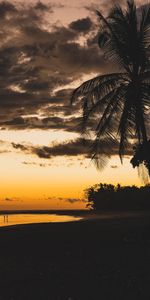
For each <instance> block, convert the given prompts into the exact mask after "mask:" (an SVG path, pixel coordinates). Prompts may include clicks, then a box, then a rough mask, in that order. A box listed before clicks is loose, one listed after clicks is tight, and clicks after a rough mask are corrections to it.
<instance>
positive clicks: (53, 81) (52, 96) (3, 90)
mask: <svg viewBox="0 0 150 300" xmlns="http://www.w3.org/2000/svg"><path fill="white" fill-rule="evenodd" d="M145 2H147V1H145ZM145 2H144V1H137V3H138V4H143V3H145ZM112 3H114V1H108V0H98V1H97V0H95V1H88V0H84V1H81V0H76V1H74V4H73V1H69V0H66V1H65V0H55V2H52V1H48V0H47V1H46V0H45V1H41V2H37V1H33V0H32V1H31V0H30V1H29V0H28V1H27V0H26V1H22V0H20V1H19V0H17V1H13V0H12V1H10V2H8V1H7V2H6V1H0V166H1V173H0V209H50V208H52V209H62V208H70V209H75V208H84V207H85V197H84V190H85V189H86V188H87V187H89V186H91V185H93V184H96V183H99V182H107V183H113V184H117V183H118V182H119V183H121V184H125V185H126V184H131V185H132V184H137V185H140V184H141V182H140V179H139V177H138V174H137V170H134V169H132V166H131V164H130V153H127V156H126V157H125V158H124V163H123V165H121V162H120V160H119V158H118V156H117V151H116V150H115V149H109V156H110V159H109V162H108V165H107V166H106V168H105V169H104V170H103V171H102V172H99V171H98V170H97V169H96V168H95V166H94V164H93V163H92V162H91V160H90V158H89V155H88V147H85V146H84V145H83V143H82V139H81V136H80V132H79V123H80V118H81V111H80V109H79V106H78V105H75V106H71V105H70V95H71V92H72V90H73V89H74V88H75V87H77V86H78V85H79V84H81V83H82V82H83V81H84V80H87V79H89V78H92V77H93V76H96V75H97V74H104V73H107V72H110V71H111V65H110V63H109V64H108V62H105V60H104V57H103V53H102V52H101V51H100V50H99V48H98V45H97V33H98V28H99V21H98V19H97V17H96V16H95V13H94V10H95V9H99V10H101V11H102V12H103V13H106V14H107V11H108V10H109V8H110V7H111V6H112ZM119 3H120V4H121V3H122V4H123V3H124V1H119Z"/></svg>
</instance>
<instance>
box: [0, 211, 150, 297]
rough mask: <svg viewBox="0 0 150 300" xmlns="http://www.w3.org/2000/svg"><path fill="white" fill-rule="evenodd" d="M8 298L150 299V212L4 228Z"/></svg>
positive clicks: (0, 258)
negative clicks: (123, 216)
mask: <svg viewBox="0 0 150 300" xmlns="http://www.w3.org/2000/svg"><path fill="white" fill-rule="evenodd" d="M7 299H9V300H34V299H35V300H84V299H85V300H87V299H89V300H107V299H109V300H117V299H118V300H124V299H126V300H130V299H131V300H134V299H136V300H137V299H142V300H145V299H150V217H149V216H146V217H138V218H137V217H136V218H133V219H132V218H127V219H116V220H115V219H114V220H110V219H109V220H89V221H81V222H76V223H75V222H74V223H61V224H43V225H26V226H18V227H12V228H10V227H9V228H1V229H0V300H7Z"/></svg>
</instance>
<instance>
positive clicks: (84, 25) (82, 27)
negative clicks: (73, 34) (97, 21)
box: [69, 17, 93, 33]
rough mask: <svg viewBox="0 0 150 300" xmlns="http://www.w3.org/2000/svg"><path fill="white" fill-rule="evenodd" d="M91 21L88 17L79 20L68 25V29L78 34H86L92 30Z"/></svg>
mask: <svg viewBox="0 0 150 300" xmlns="http://www.w3.org/2000/svg"><path fill="white" fill-rule="evenodd" d="M92 25H93V23H92V21H91V19H90V18H89V17H87V18H84V19H79V20H77V21H73V22H72V23H70V25H69V27H70V28H71V29H73V30H75V31H78V32H83V33H85V32H88V31H89V30H90V29H91V28H92Z"/></svg>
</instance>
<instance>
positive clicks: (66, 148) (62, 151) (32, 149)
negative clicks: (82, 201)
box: [12, 138, 133, 164]
mask: <svg viewBox="0 0 150 300" xmlns="http://www.w3.org/2000/svg"><path fill="white" fill-rule="evenodd" d="M12 147H13V148H14V149H17V150H20V151H23V152H24V153H27V154H33V155H36V156H37V157H39V158H43V159H52V158H54V157H57V156H67V157H77V156H83V157H85V158H91V147H92V141H91V140H90V139H82V138H77V139H75V140H69V141H67V142H63V143H57V144H56V143H53V144H52V145H51V146H33V145H24V144H15V143H12ZM99 154H100V155H101V156H107V157H111V156H112V155H118V144H117V143H114V144H112V145H111V147H108V143H107V141H105V140H103V141H101V144H100V147H99ZM132 154H133V150H132V145H130V146H129V147H128V150H127V152H126V155H132ZM25 164H26V163H25Z"/></svg>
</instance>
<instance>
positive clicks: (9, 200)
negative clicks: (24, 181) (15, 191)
mask: <svg viewBox="0 0 150 300" xmlns="http://www.w3.org/2000/svg"><path fill="white" fill-rule="evenodd" d="M4 200H5V201H8V202H12V201H14V200H13V199H11V198H7V197H6V198H5V199H4Z"/></svg>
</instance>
